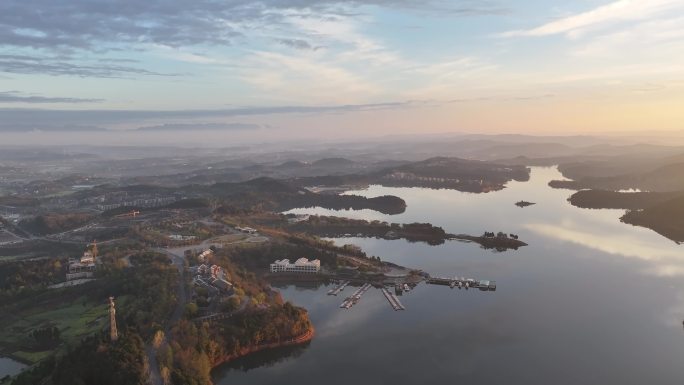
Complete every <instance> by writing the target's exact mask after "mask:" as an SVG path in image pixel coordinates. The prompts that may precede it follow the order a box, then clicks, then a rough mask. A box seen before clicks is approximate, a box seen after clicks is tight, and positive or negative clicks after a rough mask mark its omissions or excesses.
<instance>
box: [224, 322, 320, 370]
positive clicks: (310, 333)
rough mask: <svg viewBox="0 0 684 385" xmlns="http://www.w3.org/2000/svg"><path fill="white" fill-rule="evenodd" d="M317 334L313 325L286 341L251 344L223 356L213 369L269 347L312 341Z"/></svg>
mask: <svg viewBox="0 0 684 385" xmlns="http://www.w3.org/2000/svg"><path fill="white" fill-rule="evenodd" d="M315 334H316V329H315V328H314V327H313V326H311V327H310V328H309V330H307V331H306V332H305V333H304V334H301V335H299V336H297V337H294V338H290V339H288V340H285V341H279V342H270V343H266V344H259V345H256V346H249V347H244V348H242V349H240V351H239V352H238V353H237V354H230V355H228V356H226V357H223V358H222V359H220V360H218V361H217V362H214V363H213V364H212V367H211V370H212V371H213V370H214V369H216V368H218V367H219V366H221V365H223V364H227V363H229V362H231V361H234V360H236V359H238V358H242V357H245V356H248V355H250V354H252V353H256V352H260V351H263V350H268V349H275V348H282V347H286V346H295V345H301V344H304V343H307V342H310V341H311V340H313V338H314V335H315Z"/></svg>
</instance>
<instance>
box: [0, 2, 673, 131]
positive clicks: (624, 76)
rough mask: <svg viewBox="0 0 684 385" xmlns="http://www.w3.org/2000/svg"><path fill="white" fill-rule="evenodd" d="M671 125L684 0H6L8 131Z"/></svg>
mask: <svg viewBox="0 0 684 385" xmlns="http://www.w3.org/2000/svg"><path fill="white" fill-rule="evenodd" d="M682 130H684V1H682V0H575V1H559V0H544V1H540V0H515V1H503V0H456V1H440V0H427V1H426V0H423V1H411V0H371V1H345V0H339V1H335V0H323V1H313V0H264V1H249V2H248V1H243V0H224V1H219V0H193V1H181V0H166V1H163V0H147V1H139V0H118V1H104V0H60V1H54V0H2V1H0V138H4V140H3V141H4V142H6V143H42V142H45V141H48V142H51V143H52V142H60V143H71V142H73V143H76V142H79V141H80V142H83V141H92V140H105V141H107V142H111V143H132V142H136V141H138V140H141V141H149V140H152V141H154V140H160V141H165V142H181V143H182V142H188V143H190V142H192V143H200V142H203V141H210V142H212V144H218V143H219V142H220V143H221V144H224V143H230V142H239V141H249V140H283V139H287V140H306V139H316V138H325V139H336V138H340V139H345V138H364V137H381V136H383V135H415V134H424V133H452V132H458V133H526V134H544V135H571V134H576V133H596V132H602V133H603V132H606V133H610V132H613V133H618V132H619V133H633V132H638V133H642V134H644V133H648V132H651V131H659V132H681V131H682Z"/></svg>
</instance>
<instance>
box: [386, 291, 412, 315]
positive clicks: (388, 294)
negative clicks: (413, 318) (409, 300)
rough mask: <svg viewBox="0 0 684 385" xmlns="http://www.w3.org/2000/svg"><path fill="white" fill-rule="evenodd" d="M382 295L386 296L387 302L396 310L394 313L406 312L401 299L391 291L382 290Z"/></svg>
mask: <svg viewBox="0 0 684 385" xmlns="http://www.w3.org/2000/svg"><path fill="white" fill-rule="evenodd" d="M382 294H384V295H385V298H387V302H389V304H390V306H392V309H394V311H397V310H406V308H405V307H404V305H402V304H401V302H399V298H397V297H396V296H395V295H394V294H392V293H391V292H390V291H389V290H387V289H386V288H384V287H383V288H382Z"/></svg>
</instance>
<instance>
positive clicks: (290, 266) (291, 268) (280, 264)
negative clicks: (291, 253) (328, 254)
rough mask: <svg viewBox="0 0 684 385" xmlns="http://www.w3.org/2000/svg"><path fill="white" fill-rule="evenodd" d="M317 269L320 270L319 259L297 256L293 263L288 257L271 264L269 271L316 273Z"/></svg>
mask: <svg viewBox="0 0 684 385" xmlns="http://www.w3.org/2000/svg"><path fill="white" fill-rule="evenodd" d="M319 271H321V261H319V260H318V259H314V260H313V261H309V260H308V259H306V258H299V259H298V260H297V261H295V263H290V260H289V259H282V260H278V261H275V262H273V263H272V264H271V273H304V274H316V273H318V272H319Z"/></svg>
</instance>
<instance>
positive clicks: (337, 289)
mask: <svg viewBox="0 0 684 385" xmlns="http://www.w3.org/2000/svg"><path fill="white" fill-rule="evenodd" d="M347 285H349V281H343V282H342V283H340V284H339V285H337V286H336V287H334V288H332V289H330V290H328V295H338V294H340V292H341V291H342V290H344V288H345V287H347Z"/></svg>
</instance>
